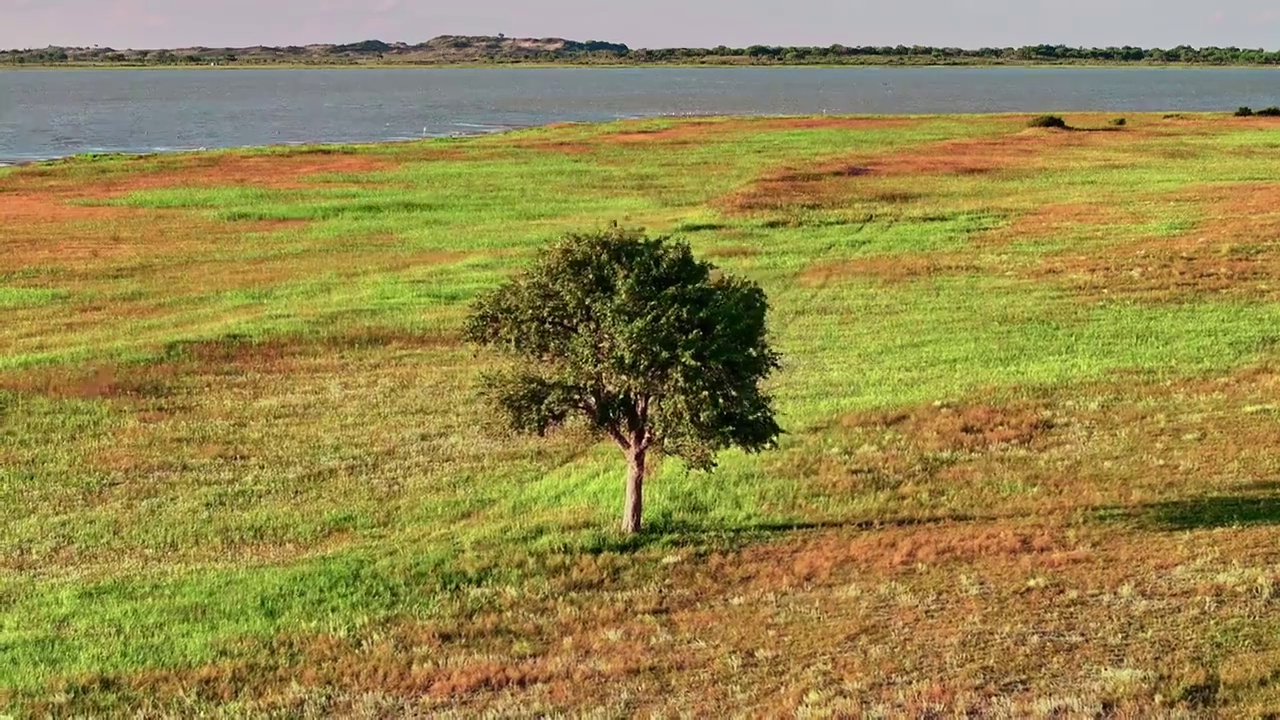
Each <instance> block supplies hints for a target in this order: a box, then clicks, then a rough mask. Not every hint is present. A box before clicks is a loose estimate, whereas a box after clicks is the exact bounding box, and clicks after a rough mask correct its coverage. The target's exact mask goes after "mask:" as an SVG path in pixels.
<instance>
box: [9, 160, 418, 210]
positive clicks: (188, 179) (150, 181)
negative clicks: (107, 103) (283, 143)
mask: <svg viewBox="0 0 1280 720" xmlns="http://www.w3.org/2000/svg"><path fill="white" fill-rule="evenodd" d="M152 163H153V164H152V165H151V166H148V167H146V168H145V169H142V170H134V171H132V172H116V173H112V174H109V175H105V176H103V177H100V178H96V179H94V181H93V182H85V179H84V178H83V177H79V176H77V175H76V174H75V173H72V172H67V171H66V170H65V169H64V168H62V167H60V166H57V165H54V166H50V167H49V168H42V169H37V170H35V171H28V172H24V173H20V174H19V175H17V176H14V177H13V178H10V179H8V180H6V183H5V184H6V186H7V189H8V192H24V191H28V192H29V191H36V190H38V191H40V192H41V193H52V194H55V195H57V196H59V197H62V198H71V199H80V200H102V199H111V198H117V197H121V196H124V195H127V194H129V193H132V192H138V191H142V190H158V189H164V188H175V187H193V188H215V187H234V186H251V187H256V188H270V189H278V190H294V189H302V188H307V187H314V178H315V177H316V176H320V175H331V174H365V173H375V172H381V171H386V170H391V169H393V168H395V167H397V166H398V165H399V162H396V161H392V160H389V159H386V158H380V157H372V156H367V155H350V154H339V153H334V154H330V153H297V154H284V155H235V154H224V153H207V154H195V155H182V156H177V157H172V158H161V159H159V160H154V161H152Z"/></svg>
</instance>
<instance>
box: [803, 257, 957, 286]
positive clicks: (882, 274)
mask: <svg viewBox="0 0 1280 720" xmlns="http://www.w3.org/2000/svg"><path fill="white" fill-rule="evenodd" d="M979 270H980V265H979V264H978V263H977V262H975V261H974V260H973V259H971V258H967V257H964V256H960V255H944V254H931V255H919V254H910V255H908V254H901V255H866V256H862V257H857V258H853V259H849V260H833V261H829V262H821V263H816V264H814V265H811V266H810V267H809V268H807V269H805V270H804V272H802V273H801V274H800V277H799V280H800V282H801V284H803V285H806V286H810V287H822V286H824V285H828V284H830V283H833V282H840V281H842V280H845V279H848V278H859V279H870V280H875V281H878V282H883V283H898V282H909V281H913V280H918V279H921V278H926V277H936V276H938V275H968V274H971V273H974V272H977V271H979Z"/></svg>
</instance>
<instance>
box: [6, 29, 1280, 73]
mask: <svg viewBox="0 0 1280 720" xmlns="http://www.w3.org/2000/svg"><path fill="white" fill-rule="evenodd" d="M211 65H213V66H218V67H221V66H228V67H258V66H287V67H293V66H301V67H379V68H381V67H420V68H421V67H515V66H534V67H899V66H907V67H992V66H1011V67H1024V66H1041V65H1044V66H1071V67H1074V66H1089V67H1166V66H1169V67H1280V51H1268V50H1265V49H1260V48H1239V47H1216V46H1207V47H1199V48H1197V47H1191V46H1189V45H1179V46H1177V47H1172V48H1167V49H1166V48H1142V47H1135V46H1132V45H1125V46H1123V47H1114V46H1112V47H1101V48H1099V47H1092V48H1086V47H1071V46H1067V45H1061V44H1058V45H1044V44H1041V45H1023V46H1018V47H1013V46H1005V47H981V48H958V47H938V46H931V45H900V44H899V45H842V44H839V43H837V44H833V45H827V46H797V45H789V46H783V45H751V46H749V47H727V46H725V45H717V46H715V47H672V48H634V49H633V48H631V47H628V46H627V45H625V44H622V43H615V42H607V41H600V40H587V41H578V40H568V39H565V38H556V37H548V38H512V37H507V36H505V35H497V36H488V35H441V36H439V37H435V38H432V39H430V40H427V41H425V42H418V43H405V42H384V41H381V40H363V41H360V42H355V43H348V44H310V45H301V46H299V45H288V46H267V45H254V46H250V47H205V46H190V47H180V48H156V49H123V50H120V49H115V48H111V47H100V46H93V47H70V46H51V47H46V48H28V49H21V50H19V49H12V50H0V67H21V66H35V67H209V66H211Z"/></svg>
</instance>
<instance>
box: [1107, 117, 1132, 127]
mask: <svg viewBox="0 0 1280 720" xmlns="http://www.w3.org/2000/svg"><path fill="white" fill-rule="evenodd" d="M1111 124H1112V125H1113V126H1115V127H1124V126H1125V125H1128V124H1129V121H1128V120H1125V119H1124V118H1116V119H1115V120H1112V121H1111Z"/></svg>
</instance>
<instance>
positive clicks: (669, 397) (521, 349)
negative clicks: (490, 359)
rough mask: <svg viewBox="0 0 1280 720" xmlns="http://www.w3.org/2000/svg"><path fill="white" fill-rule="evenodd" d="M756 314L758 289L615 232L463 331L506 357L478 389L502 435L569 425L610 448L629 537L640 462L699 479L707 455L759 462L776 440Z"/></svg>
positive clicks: (634, 526) (594, 239) (538, 269)
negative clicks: (621, 469)
mask: <svg viewBox="0 0 1280 720" xmlns="http://www.w3.org/2000/svg"><path fill="white" fill-rule="evenodd" d="M767 313H768V300H767V298H766V297H765V294H764V291H763V290H761V289H760V287H759V286H757V285H756V284H755V283H753V282H750V281H748V280H745V279H742V278H737V277H733V276H729V275H724V274H722V273H720V272H718V271H717V270H716V269H715V268H714V267H713V266H712V265H711V264H709V263H706V262H703V261H699V260H698V259H696V258H695V257H694V255H693V252H692V250H691V249H690V247H689V245H688V244H687V243H685V242H681V241H676V240H672V239H670V238H665V237H659V238H649V237H646V236H645V235H644V234H643V233H641V232H639V231H635V230H627V229H623V228H619V227H617V226H614V227H611V228H609V229H607V230H603V231H600V232H595V233H588V234H571V235H568V236H566V237H564V238H563V239H561V240H560V241H558V242H556V243H554V244H552V245H551V246H550V247H549V248H547V249H546V250H545V251H543V252H542V253H541V255H540V256H539V257H538V259H537V261H536V262H535V263H534V264H533V265H532V266H531V267H530V268H528V269H527V270H525V271H524V272H522V273H521V274H519V275H518V276H516V277H514V278H513V279H511V280H510V281H509V282H507V283H506V284H504V285H502V286H501V287H499V288H498V289H496V290H494V291H493V292H491V293H489V294H487V295H484V296H482V297H481V298H479V299H478V300H477V301H476V303H475V305H474V306H473V308H472V313H471V315H470V317H469V318H468V320H467V324H466V328H465V334H466V337H467V339H468V340H470V341H472V342H474V343H478V344H480V345H484V346H489V347H493V348H496V349H498V350H500V351H502V353H503V354H504V355H505V356H506V358H507V359H508V366H507V367H506V368H505V369H504V370H502V371H500V372H496V373H493V374H491V375H489V376H487V377H486V379H485V392H486V395H487V396H488V398H489V399H490V400H491V401H492V402H493V404H494V405H495V406H496V407H497V408H498V409H499V410H500V412H501V413H502V416H503V417H504V418H505V419H506V421H507V422H508V423H509V425H510V426H511V427H512V428H513V429H514V430H516V431H520V432H525V433H532V434H536V435H545V434H547V433H548V432H550V431H553V430H555V429H557V428H559V427H562V426H563V425H565V424H566V423H568V422H571V421H575V420H576V421H580V422H584V423H585V424H586V425H587V427H589V428H590V429H591V430H593V431H595V432H596V433H598V434H600V435H602V436H606V437H609V438H611V439H612V440H613V441H614V442H616V443H617V445H618V446H619V447H620V448H621V449H622V450H623V452H624V453H625V454H626V455H627V457H628V460H629V463H630V469H631V472H630V475H629V478H628V480H629V484H628V498H629V499H628V504H627V505H628V507H627V511H626V512H625V513H624V523H623V525H624V529H625V530H627V531H629V532H635V531H638V530H639V528H640V519H639V513H640V508H639V504H640V483H641V482H642V480H643V476H644V472H645V458H646V454H647V453H648V452H649V451H651V450H652V451H655V452H659V453H663V454H667V455H673V456H677V457H679V458H681V459H683V460H684V461H685V462H686V463H688V464H689V465H690V466H691V467H693V468H695V469H699V470H710V469H712V468H714V467H715V457H716V453H717V452H719V451H721V450H724V449H726V448H729V447H734V446H736V447H740V448H743V449H745V450H747V451H750V452H758V451H761V450H764V449H766V448H769V447H771V446H772V445H773V444H774V443H775V442H776V440H777V438H778V436H779V435H780V434H781V432H782V430H781V428H780V427H779V426H778V424H777V422H776V421H775V419H774V414H773V408H772V402H771V398H770V397H769V395H768V394H767V393H766V392H765V391H764V390H763V389H762V388H761V382H762V381H764V380H765V379H766V378H767V377H768V376H769V375H770V374H771V373H772V372H773V371H774V370H775V369H777V368H778V364H779V357H778V354H777V353H776V352H775V351H774V350H773V349H772V348H771V347H770V346H769V343H768V338H767V327H766V315H767ZM633 493H634V495H635V497H634V501H635V506H634V507H633V506H632V501H631V500H632V499H631V495H632V494H633Z"/></svg>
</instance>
